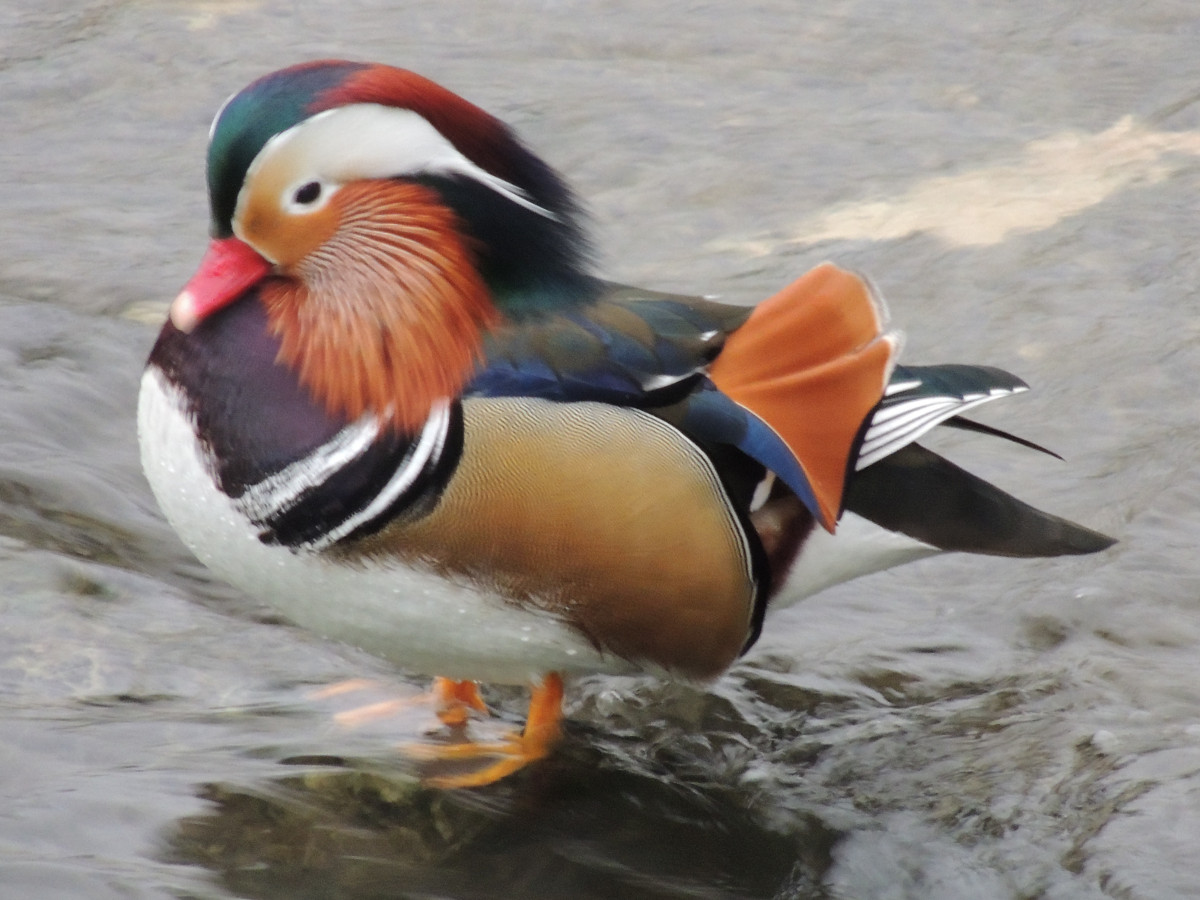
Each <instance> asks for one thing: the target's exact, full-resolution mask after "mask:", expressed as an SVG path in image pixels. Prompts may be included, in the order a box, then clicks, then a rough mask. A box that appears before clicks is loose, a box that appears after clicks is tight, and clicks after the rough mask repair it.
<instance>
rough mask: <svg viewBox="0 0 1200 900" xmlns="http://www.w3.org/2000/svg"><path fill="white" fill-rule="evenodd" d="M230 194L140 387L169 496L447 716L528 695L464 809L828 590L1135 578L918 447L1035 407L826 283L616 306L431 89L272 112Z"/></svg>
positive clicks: (223, 572)
mask: <svg viewBox="0 0 1200 900" xmlns="http://www.w3.org/2000/svg"><path fill="white" fill-rule="evenodd" d="M207 175H208V197H209V203H210V207H211V213H212V222H211V233H212V242H211V243H210V245H209V247H208V251H207V253H206V255H205V256H204V258H203V260H202V262H201V264H200V268H199V270H198V272H197V273H196V274H195V276H194V277H193V278H192V279H191V280H190V281H189V282H188V283H187V285H186V287H185V288H184V289H183V291H182V292H181V293H180V294H179V295H178V297H176V299H175V300H174V302H173V303H172V305H171V307H170V313H169V320H168V321H167V322H166V324H165V325H164V326H163V328H162V332H161V334H160V335H159V337H158V340H157V343H156V344H155V345H154V348H153V351H152V352H151V354H150V358H149V362H148V365H147V367H146V370H145V374H144V377H143V379H142V383H141V389H140V399H139V405H138V430H139V438H140V446H141V454H142V460H143V466H144V469H145V472H146V475H147V478H148V480H149V482H150V485H151V487H152V489H153V492H154V494H155V496H156V498H157V500H158V502H159V504H160V506H161V508H162V510H163V512H164V513H165V515H166V517H167V519H168V520H169V521H170V523H171V525H172V526H173V527H174V528H175V529H176V530H177V531H178V533H179V534H180V536H181V537H182V538H183V540H184V542H185V543H186V544H187V546H188V547H189V548H190V549H191V550H192V551H193V552H194V553H195V554H196V556H197V557H199V559H200V560H202V561H203V562H204V563H205V564H207V565H208V566H209V567H210V568H211V569H212V570H213V571H214V572H215V573H217V574H218V575H220V576H221V577H223V578H224V579H226V580H228V581H229V582H231V583H232V584H233V585H235V586H237V587H238V588H240V589H242V590H244V591H246V592H248V593H249V594H251V595H254V596H256V597H259V598H263V599H265V600H266V601H268V602H269V603H271V604H273V605H274V606H275V607H276V608H277V609H278V610H279V611H280V612H281V613H282V614H283V615H284V616H285V617H286V618H287V619H289V620H291V621H292V622H294V623H297V624H299V625H300V626H303V627H307V628H309V629H312V630H314V631H316V632H318V633H320V634H322V635H325V636H328V637H330V638H333V639H337V640H340V641H345V642H348V643H350V644H353V645H355V646H357V647H360V648H364V649H365V650H367V651H370V652H372V653H374V654H378V655H379V656H382V657H384V658H386V659H387V660H390V661H393V662H394V663H395V664H397V665H398V666H400V667H403V668H405V669H409V670H413V671H415V672H419V673H424V674H427V675H431V676H439V677H438V679H437V681H436V682H435V684H436V685H437V695H438V696H440V697H441V702H442V703H443V705H444V707H445V708H447V709H449V708H450V707H452V706H453V705H455V704H457V705H459V706H463V707H475V708H479V709H484V708H485V707H484V706H483V704H482V702H481V701H480V699H479V695H478V693H477V692H476V689H475V684H476V682H480V681H488V682H497V683H526V684H531V685H532V686H533V695H532V700H531V704H530V714H529V717H528V719H527V722H526V724H525V727H524V730H523V731H521V732H518V733H514V734H513V735H511V737H510V738H509V739H505V740H500V741H493V742H478V743H473V742H471V741H469V740H467V741H462V742H460V743H458V744H446V745H445V748H444V754H445V756H446V757H447V758H455V759H466V758H474V757H480V758H485V761H486V763H487V764H486V765H482V767H480V768H478V769H477V770H476V771H474V772H470V773H467V774H465V775H461V776H457V777H455V776H449V777H447V778H446V779H445V781H444V783H447V784H451V785H475V784H485V783H488V782H490V781H493V780H495V779H497V778H499V777H501V776H504V775H507V774H508V773H510V772H513V771H515V770H517V769H518V768H520V767H521V766H523V765H525V764H526V763H527V762H529V761H530V760H533V759H537V758H539V757H542V756H544V755H545V754H546V753H547V752H548V750H549V749H550V748H551V747H552V746H553V744H554V743H555V741H556V740H557V739H558V736H559V734H560V726H561V715H562V714H561V700H562V678H563V676H570V675H575V674H580V673H627V672H635V671H649V672H653V673H661V674H663V675H667V676H672V677H678V678H685V679H691V680H700V681H703V680H705V679H712V678H715V677H716V676H718V675H720V674H721V673H722V672H723V671H725V670H726V669H727V668H728V667H729V666H730V665H731V664H733V663H734V661H735V660H737V659H738V658H739V657H740V656H741V655H742V654H744V653H745V652H746V651H747V650H748V649H749V648H750V647H751V646H752V645H753V644H754V642H755V640H756V638H757V637H758V636H759V633H760V631H761V629H762V627H763V622H764V617H765V616H766V615H767V614H768V613H769V612H772V611H774V610H776V609H778V608H781V607H783V606H786V605H788V604H790V603H794V602H795V601H796V600H798V599H800V598H802V597H805V596H807V595H810V594H812V593H814V592H815V591H819V590H821V589H822V588H825V587H828V586H830V585H833V584H836V583H838V582H842V581H846V580H848V579H850V578H854V577H856V576H859V575H863V574H866V573H869V572H874V571H878V570H880V569H884V568H887V567H890V566H895V565H898V564H901V563H904V562H908V561H910V560H915V559H918V558H921V557H925V556H929V555H931V554H935V553H939V552H943V551H966V552H971V553H984V554H994V555H1002V556H1018V557H1038V556H1056V555H1061V554H1078V553H1091V552H1094V551H1098V550H1101V549H1103V548H1105V547H1108V546H1109V545H1110V544H1111V543H1112V541H1111V539H1110V538H1108V537H1106V536H1104V535H1102V534H1099V533H1097V532H1095V531H1091V530H1089V529H1087V528H1083V527H1081V526H1079V525H1076V524H1074V523H1071V522H1069V521H1066V520H1065V519H1062V518H1058V517H1056V516H1053V515H1050V514H1047V513H1044V512H1041V511H1039V510H1037V509H1035V508H1033V507H1031V506H1028V505H1026V504H1025V503H1023V502H1021V501H1019V500H1017V499H1015V498H1013V497H1011V496H1009V495H1008V494H1006V493H1004V492H1003V491H1001V490H1000V489H998V488H996V487H994V486H993V485H991V484H989V483H987V482H985V481H983V480H981V479H979V478H977V477H975V476H973V475H971V474H969V473H967V472H966V471H964V470H962V469H960V468H958V467H956V466H955V465H953V464H951V463H950V462H948V461H947V460H946V459H944V458H942V457H940V456H938V455H937V454H935V453H933V452H931V451H930V450H928V449H925V448H924V447H923V446H921V445H920V444H918V443H916V441H917V439H918V438H920V437H921V436H922V435H923V434H925V433H926V432H927V431H929V430H930V429H932V428H934V427H935V426H937V425H948V426H957V427H960V428H968V429H973V430H975V431H982V432H985V433H989V434H992V435H999V436H1001V437H1007V438H1010V439H1014V440H1018V441H1020V439H1017V438H1013V436H1012V435H1007V434H1005V433H1003V432H999V431H997V430H996V429H993V428H990V427H987V426H983V425H979V424H977V423H973V422H971V421H970V420H966V419H962V418H961V414H962V413H964V412H965V411H967V410H969V409H972V408H973V407H976V406H978V405H980V404H982V403H985V402H987V401H990V400H993V399H995V398H998V397H1004V396H1008V395H1011V394H1015V393H1018V392H1020V391H1023V390H1025V389H1026V385H1025V384H1024V383H1023V382H1021V381H1020V380H1019V379H1017V378H1015V377H1014V376H1012V375H1010V374H1008V373H1006V372H1004V371H1001V370H999V369H995V368H990V367H985V366H976V365H934V366H905V365H900V364H898V363H897V354H898V352H899V349H900V345H901V336H900V334H899V332H897V331H895V330H889V328H888V324H887V313H886V311H885V308H884V304H883V302H882V300H881V298H880V296H879V294H878V293H877V291H876V290H875V288H874V287H873V286H872V285H871V284H870V283H869V282H868V281H866V280H865V279H863V278H861V277H858V276H856V275H854V274H851V273H849V272H846V271H843V270H841V269H838V268H836V267H834V266H833V265H829V264H825V265H821V266H819V267H818V268H816V269H814V270H813V271H811V272H809V273H808V274H806V275H804V276H803V277H801V278H800V279H799V280H798V281H796V282H795V283H793V284H791V285H789V286H788V287H785V288H784V289H783V290H782V291H780V292H779V293H778V294H776V295H774V296H773V297H771V298H769V299H767V300H765V301H764V302H762V303H760V304H759V305H758V306H757V307H754V308H748V307H743V306H736V305H726V304H721V303H718V302H714V301H712V300H709V299H700V298H697V297H689V296H675V295H669V294H664V293H658V292H654V291H648V290H641V289H638V288H632V287H626V286H622V285H618V284H613V283H610V282H607V281H604V280H601V279H600V278H598V277H596V276H594V275H593V274H591V273H590V271H589V267H588V264H587V257H588V254H587V243H586V236H585V234H584V230H583V228H582V225H581V221H580V213H579V209H578V207H577V204H576V201H575V200H574V199H573V196H572V194H571V192H570V191H569V189H568V188H567V186H566V185H565V184H564V182H563V180H562V179H561V178H560V177H559V175H558V174H557V173H556V172H555V171H554V170H552V169H551V168H550V167H549V166H548V165H547V164H546V163H544V162H543V161H542V160H541V159H540V158H538V157H537V156H536V155H534V153H533V152H531V151H530V150H529V149H528V148H527V147H526V146H525V145H524V144H523V143H521V142H520V140H519V139H518V138H517V137H516V136H515V135H514V133H513V132H512V131H511V130H510V129H509V128H508V127H507V126H506V125H504V124H503V123H502V122H500V121H499V120H498V119H496V118H494V117H492V116H491V115H489V114H487V113H486V112H484V111H483V110H481V109H479V108H478V107H476V106H474V105H472V104H471V103H469V102H468V101H466V100H464V99H462V98H460V97H459V96H457V95H455V94H453V93H451V92H450V91H448V90H446V89H445V88H443V87H440V86H439V85H437V84H434V83H433V82H431V81H428V80H426V79H424V78H422V77H420V76H418V75H416V74H414V73H412V72H409V71H404V70H401V69H396V68H391V67H389V66H384V65H375V64H363V63H356V62H346V61H336V60H325V61H320V62H313V63H307V64H302V65H298V66H294V67H291V68H287V69H283V70H281V71H278V72H275V73H273V74H270V75H267V76H265V77H263V78H261V79H259V80H257V81H255V82H254V83H252V84H251V85H249V86H248V87H246V88H245V89H244V90H242V91H241V92H240V93H238V94H236V95H234V96H233V97H232V98H231V99H230V100H228V101H227V102H226V103H225V105H224V106H223V107H222V108H221V109H220V111H219V112H218V113H217V116H216V119H215V120H214V122H213V125H212V129H211V132H210V139H209V145H208V159H207ZM1022 442H1023V443H1028V442H1024V441H1022ZM1031 446H1032V445H1031ZM447 721H450V719H449V718H447Z"/></svg>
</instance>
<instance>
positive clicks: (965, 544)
mask: <svg viewBox="0 0 1200 900" xmlns="http://www.w3.org/2000/svg"><path fill="white" fill-rule="evenodd" d="M971 424H972V425H974V423H971ZM960 427H961V426H960ZM968 428H970V426H968ZM982 429H987V426H981V430H982ZM987 433H991V432H990V430H989V431H987ZM1018 443H1021V441H1020V440H1019V439H1018ZM1039 449H1040V448H1039ZM846 509H847V510H849V511H850V512H853V513H856V514H858V515H860V516H863V517H864V518H866V519H869V520H870V521H872V522H874V523H875V524H876V525H879V526H881V527H883V528H887V529H889V530H891V531H898V532H901V533H903V534H906V535H908V536H909V537H912V538H915V539H916V540H919V541H923V542H925V543H927V544H931V545H932V546H935V547H939V548H941V549H943V550H957V551H962V552H965V553H983V554H988V555H991V556H1023V557H1035V556H1064V555H1068V554H1080V553H1095V552H1097V551H1099V550H1103V549H1105V548H1106V547H1111V546H1112V545H1113V544H1114V543H1116V541H1115V540H1114V539H1113V538H1110V537H1108V536H1107V535H1103V534H1100V533H1099V532H1097V531H1092V530H1091V529H1090V528H1084V527H1083V526H1082V525H1076V524H1075V523H1074V522H1069V521H1067V520H1066V519H1062V518H1059V517H1058V516H1054V515H1051V514H1050V513H1045V512H1042V511H1041V510H1039V509H1035V508H1034V507H1032V506H1030V505H1029V504H1027V503H1024V502H1022V501H1021V500H1018V499H1017V498H1016V497H1013V496H1011V495H1009V494H1006V493H1005V492H1004V491H1002V490H1000V489H999V488H998V487H995V486H994V485H991V484H988V483H987V482H986V481H984V480H983V479H982V478H978V477H977V476H975V475H972V474H971V473H970V472H967V471H966V470H965V469H961V468H959V467H958V466H956V465H954V463H952V462H950V461H949V460H947V459H944V458H942V457H941V456H938V455H937V454H936V453H934V452H932V451H930V450H926V449H925V448H924V447H922V446H920V445H919V444H909V445H908V446H907V447H904V448H903V449H901V450H899V451H897V452H895V453H893V454H892V455H890V456H888V457H887V458H885V459H882V460H880V461H879V462H877V463H875V464H874V465H872V466H870V467H869V468H866V469H863V470H862V471H861V472H855V473H854V474H853V477H852V478H851V480H850V484H849V485H848V487H847V492H846Z"/></svg>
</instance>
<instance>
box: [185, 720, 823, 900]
mask: <svg viewBox="0 0 1200 900" xmlns="http://www.w3.org/2000/svg"><path fill="white" fill-rule="evenodd" d="M313 762H314V761H312V760H309V761H307V762H306V764H305V765H304V766H300V767H298V768H301V769H302V771H299V772H297V773H296V774H292V775H287V776H282V777H280V778H278V779H274V780H272V781H269V782H266V783H257V784H253V785H235V784H229V783H217V784H210V785H207V786H206V787H205V788H204V789H203V795H202V796H203V797H204V798H205V799H206V800H208V801H209V803H210V804H211V810H210V811H209V812H207V813H204V814H202V815H198V816H192V817H189V818H187V819H185V820H183V821H181V822H180V823H179V826H178V828H177V830H176V831H175V832H174V834H172V835H171V838H170V843H171V852H172V857H173V861H175V862H187V863H198V864H200V865H203V866H205V867H206V868H209V869H211V870H213V871H214V872H215V873H217V874H218V876H219V877H220V880H221V882H222V883H223V885H224V886H225V887H226V889H228V890H229V891H230V892H231V893H234V894H236V895H237V896H240V897H253V898H263V900H268V898H269V900H276V898H285V897H286V898H303V897H334V896H338V897H340V896H353V897H358V898H398V897H412V896H426V895H428V896H437V897H456V898H474V897H496V896H509V897H522V898H532V900H537V898H548V900H549V898H562V897H576V898H601V897H622V898H624V897H631V896H636V897H645V898H664V900H665V898H696V900H724V898H741V897H764V898H767V897H774V896H777V895H779V894H780V893H781V892H784V891H786V892H787V895H788V896H790V897H797V898H804V897H818V896H823V894H822V893H821V892H820V891H819V890H818V889H817V888H816V886H817V885H819V884H820V881H821V877H822V875H823V873H824V872H825V871H826V869H827V868H828V867H829V864H830V850H831V847H832V845H833V843H834V842H835V841H836V839H837V835H836V833H835V832H833V831H832V830H831V829H829V828H828V827H827V826H826V825H824V824H823V823H822V822H821V821H820V820H819V819H817V818H816V817H811V818H810V819H809V820H808V822H807V823H805V826H804V827H802V828H798V829H794V830H791V831H788V832H781V831H776V830H772V829H770V828H768V827H766V826H764V824H763V823H762V822H761V821H760V820H759V819H758V817H757V816H756V815H754V814H753V813H752V812H751V811H749V810H748V809H747V808H746V806H745V804H744V800H743V798H742V797H741V796H740V795H739V793H738V792H737V791H735V790H732V789H728V790H724V791H712V790H699V789H696V788H694V787H689V786H687V784H686V783H683V782H679V781H677V780H674V779H668V778H653V777H650V776H648V775H646V774H640V773H634V772H630V771H627V770H625V769H624V768H623V767H621V766H619V765H613V764H612V763H611V762H610V761H606V760H605V759H604V757H603V755H602V754H601V753H599V752H597V751H596V750H594V749H591V748H590V747H589V741H588V740H586V736H584V735H580V734H575V735H573V736H572V737H571V738H569V739H568V741H567V742H566V744H565V746H564V748H563V749H562V750H561V751H559V752H557V753H556V754H555V755H554V756H553V757H552V758H551V759H550V760H548V761H546V762H544V763H541V764H538V765H535V766H533V767H531V769H530V771H529V772H527V773H522V774H521V775H520V776H518V777H516V778H514V779H511V780H510V781H508V782H505V783H502V785H498V786H495V787H493V788H489V789H486V790H481V791H457V792H445V791H431V790H426V789H423V788H421V787H420V786H419V785H418V784H417V782H415V781H414V780H413V779H412V778H411V777H409V776H405V775H404V774H402V773H398V772H395V771H388V770H387V769H386V768H381V767H378V766H376V767H371V766H368V765H365V764H362V763H344V764H343V766H342V767H340V768H335V767H333V766H326V767H323V768H314V767H312V763H313ZM731 787H732V786H731Z"/></svg>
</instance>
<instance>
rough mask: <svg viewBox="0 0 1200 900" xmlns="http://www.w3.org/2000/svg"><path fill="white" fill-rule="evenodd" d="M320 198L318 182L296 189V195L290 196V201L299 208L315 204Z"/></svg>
mask: <svg viewBox="0 0 1200 900" xmlns="http://www.w3.org/2000/svg"><path fill="white" fill-rule="evenodd" d="M320 197H321V183H320V182H319V181H310V182H309V183H308V184H306V185H303V186H301V187H298V188H296V193H295V194H293V195H292V200H293V201H294V202H295V203H296V204H298V205H299V206H308V205H309V204H311V203H316V202H317V200H319V199H320Z"/></svg>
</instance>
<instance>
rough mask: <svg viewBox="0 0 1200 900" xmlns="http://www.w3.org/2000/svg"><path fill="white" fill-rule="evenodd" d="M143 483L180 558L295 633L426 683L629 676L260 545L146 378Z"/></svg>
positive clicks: (413, 581) (180, 412)
mask: <svg viewBox="0 0 1200 900" xmlns="http://www.w3.org/2000/svg"><path fill="white" fill-rule="evenodd" d="M138 438H139V442H140V444H141V453H142V466H143V468H144V469H145V472H146V478H147V480H149V482H150V487H151V488H152V490H153V491H154V495H155V497H156V498H157V500H158V504H159V506H160V507H161V508H162V510H163V513H164V514H165V515H166V517H167V520H168V521H169V522H170V523H171V525H172V526H173V527H174V528H175V530H176V531H177V532H178V533H179V535H180V537H181V538H182V539H183V541H184V543H185V544H186V545H187V546H188V548H189V549H190V550H191V551H192V552H193V553H195V554H196V556H197V558H199V559H200V561H201V562H203V563H204V564H205V565H207V566H208V567H209V568H210V569H212V570H213V571H214V572H215V573H216V574H218V575H219V576H220V577H222V578H223V579H225V580H227V581H228V582H230V583H231V584H233V585H234V586H236V587H238V588H240V589H241V590H244V591H246V592H247V593H249V594H251V595H253V596H255V597H259V598H261V599H263V600H265V601H266V602H268V603H270V604H271V605H272V606H274V607H275V608H276V609H278V610H279V612H280V613H281V614H282V615H284V616H285V617H286V618H288V619H289V620H290V621H292V622H295V623H296V624H297V625H300V626H302V627H304V628H308V629H310V630H312V631H315V632H317V633H319V634H323V635H325V636H327V637H330V638H334V639H336V640H340V641H344V642H346V643H348V644H352V645H354V646H356V647H361V648H362V649H364V650H366V651H368V652H369V653H373V654H375V655H377V656H381V657H384V658H385V659H388V660H391V661H392V662H394V663H395V664H396V665H398V666H401V667H403V668H406V669H410V670H413V671H417V672H421V673H424V674H429V675H445V676H448V677H451V678H460V679H463V678H470V679H475V680H479V681H492V682H508V683H514V684H517V683H524V682H527V681H530V680H532V679H536V678H538V677H539V676H541V675H542V674H544V673H546V672H549V671H557V672H563V673H572V672H577V673H583V672H609V673H621V672H630V671H633V670H635V668H636V667H634V666H633V665H632V664H630V663H628V662H627V661H625V660H622V659H619V658H616V657H613V656H611V655H603V654H601V653H599V651H597V650H596V648H595V647H593V646H592V645H591V644H590V643H589V642H587V641H586V640H585V639H584V638H582V637H581V636H580V635H579V634H578V633H576V632H575V631H574V630H572V629H570V628H568V627H567V626H565V625H564V624H563V623H562V622H561V621H559V620H558V619H556V618H554V617H553V616H550V615H548V614H545V613H539V612H532V611H527V610H522V609H518V608H516V607H514V606H513V605H511V604H509V603H506V602H505V601H504V600H503V599H502V598H500V597H499V596H494V595H488V594H485V593H480V592H479V591H477V590H474V589H472V588H470V587H468V586H466V585H458V584H455V583H453V582H450V581H448V580H446V579H444V578H441V577H439V576H437V575H434V574H433V573H431V572H429V571H425V570H421V569H416V568H409V567H405V566H401V565H399V564H388V563H380V562H368V563H363V564H356V565H353V566H351V565H346V564H343V563H339V562H336V561H332V560H329V559H327V558H325V557H324V556H322V555H320V554H319V553H315V552H311V551H305V550H291V549H288V548H286V547H281V546H272V545H268V544H264V543H263V542H262V541H260V540H259V539H258V534H257V529H256V528H255V527H254V526H253V525H252V524H251V523H250V522H249V521H248V520H247V519H246V518H245V517H244V516H243V515H242V514H241V513H240V512H239V511H238V510H237V509H236V508H235V506H234V505H233V503H232V501H231V500H230V499H229V498H228V497H227V496H226V495H225V494H223V493H221V492H220V491H219V490H218V489H217V486H216V483H215V481H214V479H213V477H212V475H211V473H210V471H209V467H208V465H207V463H206V461H205V459H204V452H203V450H202V448H201V447H200V445H199V442H198V441H197V440H196V436H195V432H194V430H193V428H192V424H191V422H190V421H189V420H188V417H187V415H186V413H185V407H184V403H183V397H182V396H181V394H180V393H179V392H178V391H177V390H176V389H175V388H174V387H172V386H171V385H170V384H168V383H167V381H166V380H165V379H164V378H163V377H162V375H161V373H159V372H158V370H157V369H153V368H151V369H147V371H146V374H145V375H144V376H143V377H142V387H141V393H140V395H139V398H138Z"/></svg>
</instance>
